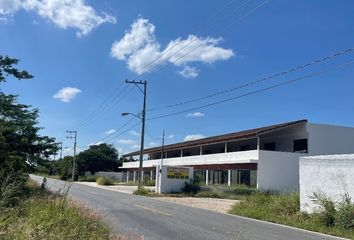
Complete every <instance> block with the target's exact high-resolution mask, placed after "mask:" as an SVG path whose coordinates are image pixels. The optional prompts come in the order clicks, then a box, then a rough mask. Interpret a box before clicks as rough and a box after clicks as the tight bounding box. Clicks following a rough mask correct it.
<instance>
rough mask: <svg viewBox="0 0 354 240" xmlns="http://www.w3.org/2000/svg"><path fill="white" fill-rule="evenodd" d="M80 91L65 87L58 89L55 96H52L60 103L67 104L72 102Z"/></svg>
mask: <svg viewBox="0 0 354 240" xmlns="http://www.w3.org/2000/svg"><path fill="white" fill-rule="evenodd" d="M80 92H81V90H80V89H78V88H74V87H65V88H62V89H60V90H59V91H58V92H57V93H56V94H54V96H53V98H55V99H59V100H60V101H62V102H66V103H69V102H71V100H73V99H74V98H75V97H76V95H77V94H78V93H80Z"/></svg>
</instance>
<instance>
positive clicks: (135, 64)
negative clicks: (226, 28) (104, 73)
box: [111, 18, 234, 78]
mask: <svg viewBox="0 0 354 240" xmlns="http://www.w3.org/2000/svg"><path fill="white" fill-rule="evenodd" d="M221 41H222V39H221V38H212V37H207V38H202V37H198V36H195V35H189V36H188V37H187V38H186V39H182V38H178V39H176V40H172V41H170V42H169V43H168V44H167V47H166V48H165V49H164V50H161V47H160V43H159V42H158V41H157V40H156V37H155V26H154V25H153V24H152V23H150V22H149V20H148V19H144V18H138V19H137V20H135V21H134V23H133V24H132V25H131V28H130V30H129V31H126V32H125V35H124V36H123V37H122V38H121V39H120V40H118V41H115V42H114V43H113V44H112V48H111V56H112V57H114V58H116V59H118V60H121V61H126V62H127V66H128V68H129V70H131V71H132V72H135V73H137V74H139V75H140V74H143V73H145V72H149V71H152V70H153V69H154V68H155V67H156V66H157V65H161V64H167V63H171V64H173V65H175V66H181V65H186V64H187V63H191V62H201V63H209V64H210V63H213V62H215V61H219V60H226V59H229V58H230V57H232V56H233V55H234V53H233V51H232V49H224V48H221V47H219V46H217V45H219V44H220V42H221ZM178 73H179V74H181V75H182V76H184V77H189V78H192V77H196V76H198V70H197V69H196V68H193V67H189V66H185V67H184V69H182V70H181V71H179V72H178Z"/></svg>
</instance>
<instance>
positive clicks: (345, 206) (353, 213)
mask: <svg viewBox="0 0 354 240" xmlns="http://www.w3.org/2000/svg"><path fill="white" fill-rule="evenodd" d="M335 224H336V225H337V226H339V227H342V228H344V229H354V204H352V203H351V199H350V197H349V195H348V194H345V195H344V198H343V201H342V202H340V203H339V204H338V210H337V214H336V216H335Z"/></svg>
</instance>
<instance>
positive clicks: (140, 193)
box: [134, 187, 149, 195]
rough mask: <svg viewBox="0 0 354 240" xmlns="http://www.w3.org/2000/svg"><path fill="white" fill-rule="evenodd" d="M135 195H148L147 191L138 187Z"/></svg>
mask: <svg viewBox="0 0 354 240" xmlns="http://www.w3.org/2000/svg"><path fill="white" fill-rule="evenodd" d="M134 194H135V195H148V194H149V189H147V188H144V187H140V188H138V189H137V190H135V191H134Z"/></svg>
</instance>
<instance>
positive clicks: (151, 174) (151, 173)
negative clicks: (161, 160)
mask: <svg viewBox="0 0 354 240" xmlns="http://www.w3.org/2000/svg"><path fill="white" fill-rule="evenodd" d="M153 175H154V174H153V171H152V170H151V171H150V180H153V179H152V177H153Z"/></svg>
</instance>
